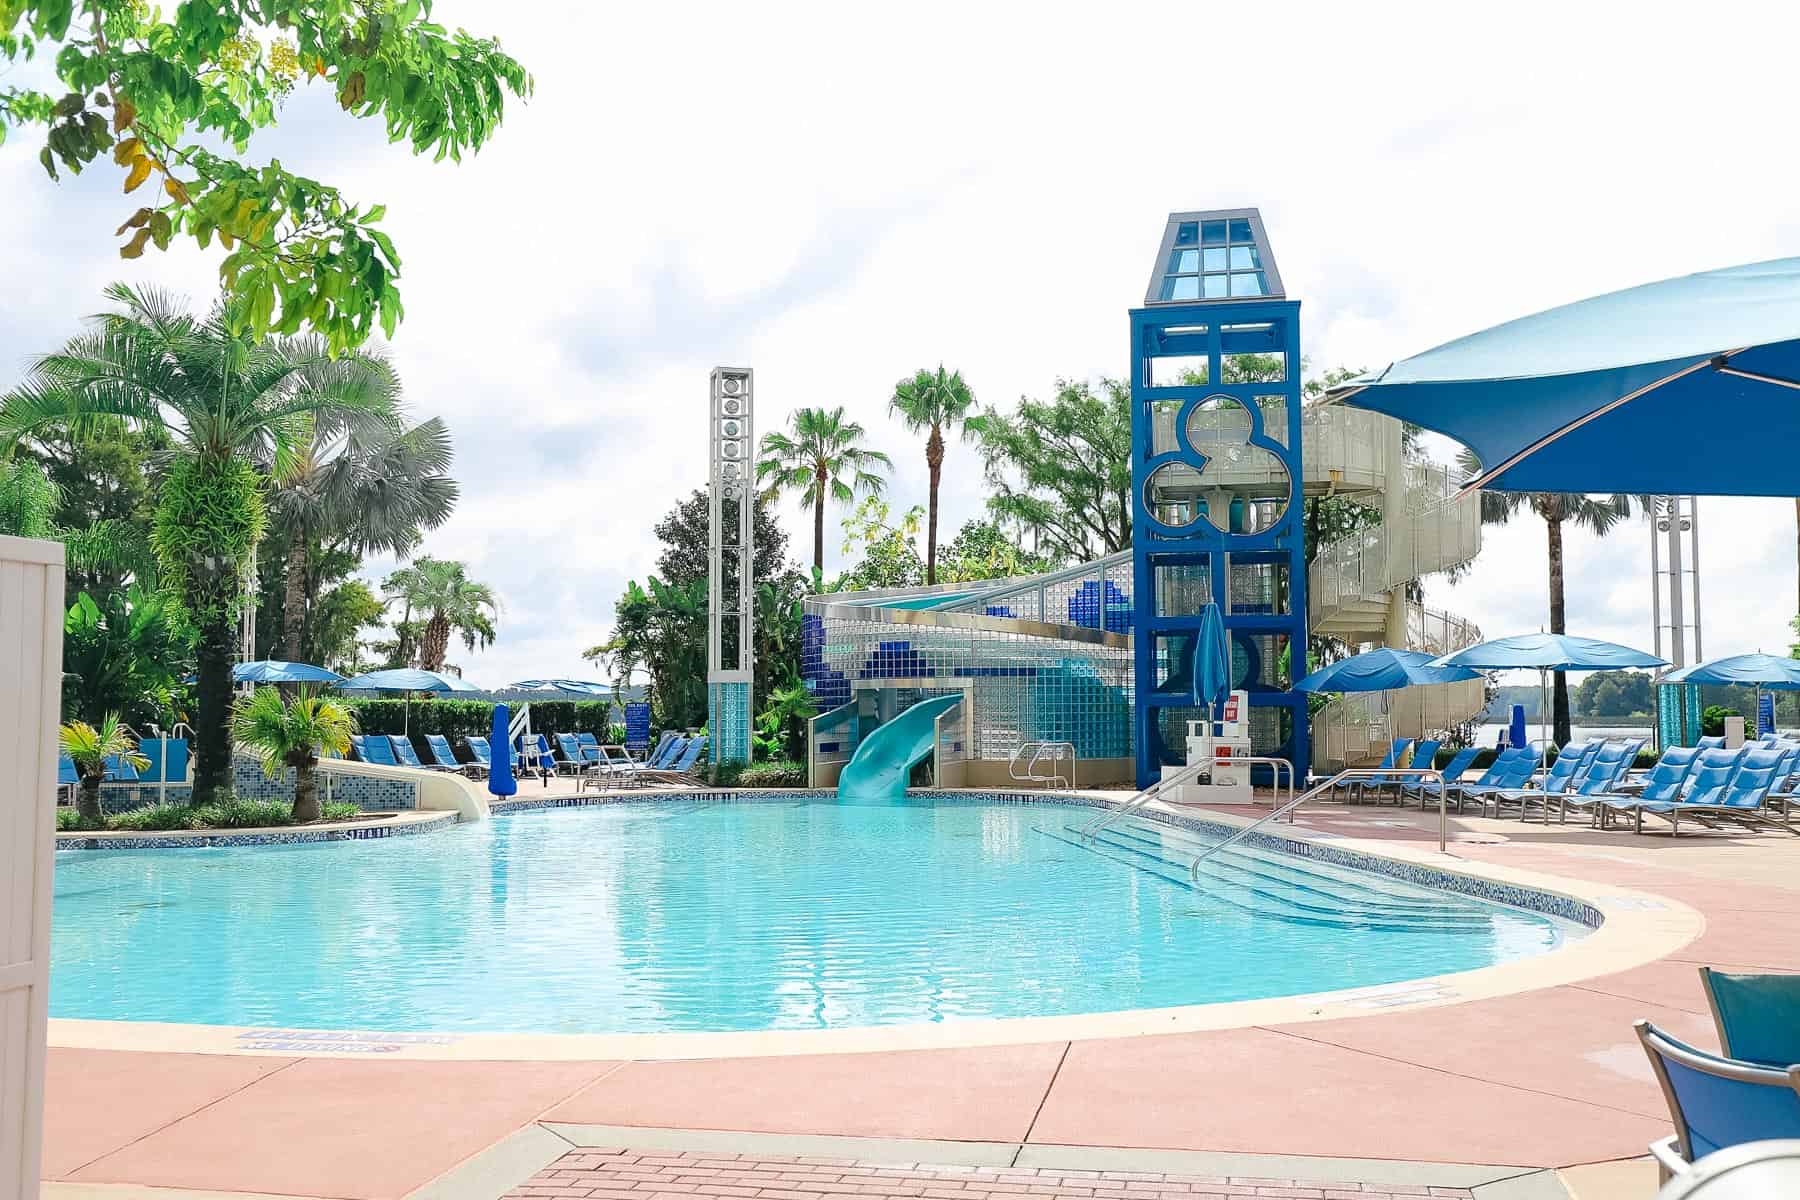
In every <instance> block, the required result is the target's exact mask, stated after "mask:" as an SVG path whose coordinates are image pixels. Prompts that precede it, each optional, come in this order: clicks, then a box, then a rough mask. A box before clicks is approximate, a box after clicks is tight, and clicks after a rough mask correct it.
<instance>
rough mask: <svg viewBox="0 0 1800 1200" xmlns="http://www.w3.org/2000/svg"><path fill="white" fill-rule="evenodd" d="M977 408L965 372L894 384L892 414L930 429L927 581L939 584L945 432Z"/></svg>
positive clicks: (923, 373)
mask: <svg viewBox="0 0 1800 1200" xmlns="http://www.w3.org/2000/svg"><path fill="white" fill-rule="evenodd" d="M973 407H975V393H974V392H972V391H970V390H969V385H968V384H967V383H964V382H963V377H962V372H961V371H948V372H946V371H945V370H944V365H943V364H942V363H939V364H938V369H937V370H936V371H929V370H926V369H925V368H923V367H921V368H920V369H919V370H917V371H915V372H913V376H912V378H911V379H902V380H901V381H900V382H899V383H897V384H895V385H894V395H893V398H892V399H891V400H889V401H888V411H889V412H892V413H897V414H899V416H900V419H901V420H902V421H904V422H905V423H906V427H907V428H908V429H909V430H911V431H912V432H914V433H918V432H920V431H921V430H926V429H928V430H930V431H931V433H930V436H929V437H927V438H926V439H925V469H926V470H927V471H929V472H930V474H931V491H930V496H931V499H930V502H929V504H928V505H927V512H928V515H927V517H926V520H925V582H926V583H927V584H933V583H936V582H937V531H938V480H939V479H940V478H941V477H942V475H943V473H944V430H945V429H946V428H951V429H954V428H955V427H956V426H957V425H959V424H961V423H962V420H963V418H965V417H967V416H968V415H969V410H970V409H971V408H973Z"/></svg>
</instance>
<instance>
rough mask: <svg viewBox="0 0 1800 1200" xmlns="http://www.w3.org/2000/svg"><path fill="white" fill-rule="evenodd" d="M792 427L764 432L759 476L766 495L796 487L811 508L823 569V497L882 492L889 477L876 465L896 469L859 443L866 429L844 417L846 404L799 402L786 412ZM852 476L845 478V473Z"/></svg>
mask: <svg viewBox="0 0 1800 1200" xmlns="http://www.w3.org/2000/svg"><path fill="white" fill-rule="evenodd" d="M788 428H789V429H790V430H791V433H782V432H781V431H780V430H775V431H773V432H770V433H765V434H764V435H763V439H762V451H761V455H760V457H759V459H758V461H757V464H756V478H757V481H758V482H763V481H765V480H766V481H767V483H768V486H767V487H766V488H765V489H764V490H763V498H764V499H765V500H772V499H774V498H775V497H777V496H779V495H780V494H781V493H783V492H798V493H799V494H800V503H802V504H804V505H806V506H807V507H809V508H811V509H812V510H813V569H814V570H815V571H821V572H822V571H824V570H825V501H826V498H827V497H829V498H830V499H833V500H836V501H837V502H838V503H839V504H848V503H849V502H850V501H851V500H853V499H854V498H855V497H856V493H858V492H863V493H865V494H868V495H875V494H877V493H879V492H880V491H881V490H882V488H883V487H884V486H886V483H887V481H886V480H884V479H883V478H882V477H881V476H880V475H878V474H876V473H875V470H874V468H877V467H886V468H889V469H892V467H893V465H894V464H893V460H891V459H890V458H888V456H887V455H885V454H883V453H882V452H881V451H879V450H869V449H866V448H864V447H863V446H862V445H861V442H862V439H863V435H864V433H865V430H864V429H863V427H862V426H861V425H859V424H857V423H856V422H855V421H846V420H845V419H844V409H843V406H842V405H839V406H838V407H837V408H833V409H830V410H827V409H823V408H799V409H795V410H794V412H793V413H792V414H791V415H790V416H789V417H788ZM846 476H848V477H849V482H848V483H846V482H845V481H844V480H845V477H846Z"/></svg>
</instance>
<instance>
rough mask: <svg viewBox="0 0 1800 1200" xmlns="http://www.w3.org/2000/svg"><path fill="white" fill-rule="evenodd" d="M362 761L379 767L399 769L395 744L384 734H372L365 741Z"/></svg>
mask: <svg viewBox="0 0 1800 1200" xmlns="http://www.w3.org/2000/svg"><path fill="white" fill-rule="evenodd" d="M362 760H363V761H364V762H366V763H370V764H372V765H374V766H378V767H397V766H399V765H400V763H399V760H397V759H396V758H395V757H394V743H392V742H390V741H389V740H388V736H387V735H386V734H384V733H372V734H370V735H369V736H367V737H365V738H364V739H363V744H362Z"/></svg>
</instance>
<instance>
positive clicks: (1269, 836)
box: [489, 788, 1605, 929]
mask: <svg viewBox="0 0 1800 1200" xmlns="http://www.w3.org/2000/svg"><path fill="white" fill-rule="evenodd" d="M906 794H907V797H908V798H909V799H919V800H932V801H935V802H937V803H951V804H958V803H960V804H1056V805H1077V806H1080V807H1084V808H1096V809H1112V808H1116V807H1118V806H1117V805H1116V804H1115V803H1113V802H1112V801H1109V800H1102V799H1099V798H1098V797H1094V796H1077V795H1069V794H1066V793H1061V792H1004V791H997V792H987V791H953V790H943V789H937V788H912V789H909V790H908V791H907V793H906ZM832 795H833V793H832V792H830V791H823V790H821V791H804V790H789V791H761V790H750V791H734V790H724V789H722V790H719V791H702V790H694V791H682V792H650V793H631V792H622V793H621V792H610V793H597V794H592V795H580V796H546V797H542V798H514V799H512V800H495V801H492V802H491V803H490V805H489V810H490V811H491V812H492V813H493V815H494V816H497V817H499V816H507V815H511V814H514V813H522V812H532V811H536V810H541V809H549V808H585V807H589V806H593V805H600V804H654V803H659V802H666V801H671V800H685V801H690V802H692V801H711V802H715V803H720V804H741V803H757V802H764V803H767V802H779V803H793V802H795V801H800V800H816V799H820V798H823V797H829V796H832ZM1133 816H1136V817H1140V818H1142V819H1144V820H1147V821H1157V822H1160V823H1162V824H1165V825H1172V826H1176V827H1178V828H1182V829H1190V830H1193V831H1195V832H1197V833H1206V834H1211V835H1213V836H1218V837H1229V836H1230V835H1231V834H1233V833H1236V832H1238V830H1239V828H1240V826H1236V825H1231V824H1227V823H1225V822H1223V821H1209V820H1206V819H1204V818H1201V817H1195V816H1189V815H1187V814H1185V813H1172V812H1158V811H1153V810H1149V809H1142V810H1139V811H1138V812H1136V813H1134V814H1133ZM1244 840H1245V841H1246V842H1248V843H1250V844H1253V845H1256V846H1259V847H1262V848H1264V849H1268V850H1276V851H1280V852H1282V853H1286V854H1292V855H1295V856H1297V857H1300V858H1311V859H1315V860H1317V861H1319V862H1323V863H1330V864H1331V865H1333V866H1339V867H1349V868H1352V869H1354V870H1359V871H1368V872H1371V873H1373V874H1377V875H1386V876H1389V877H1390V878H1393V879H1399V880H1401V881H1403V882H1406V883H1413V884H1418V885H1420V886H1422V887H1430V888H1438V889H1440V890H1442V891H1447V892H1455V893H1457V894H1458V895H1463V896H1468V897H1470V898H1472V899H1475V900H1486V901H1489V902H1491V903H1495V904H1505V905H1508V906H1510V907H1513V908H1523V909H1526V910H1528V911H1531V912H1538V913H1543V914H1544V915H1546V916H1552V917H1560V918H1562V919H1563V920H1566V921H1572V922H1574V923H1575V924H1577V925H1582V926H1585V927H1587V928H1589V929H1598V928H1599V927H1600V926H1601V925H1602V924H1603V923H1604V922H1605V917H1604V916H1603V915H1602V914H1601V912H1600V910H1599V909H1597V908H1595V907H1594V906H1593V905H1591V904H1588V903H1586V902H1585V901H1582V900H1577V899H1574V898H1572V897H1569V896H1562V895H1558V894H1557V893H1555V892H1546V891H1543V890H1541V889H1538V888H1528V887H1521V886H1520V885H1518V884H1511V883H1504V882H1501V881H1500V880H1496V879H1483V878H1480V877H1479V876H1472V875H1462V874H1459V873H1457V872H1455V871H1446V870H1442V869H1440V868H1438V867H1431V866H1426V865H1424V864H1422V863H1410V862H1402V861H1399V860H1397V859H1391V858H1383V857H1381V856H1380V855H1377V854H1368V853H1365V852H1363V851H1360V850H1351V849H1347V848H1345V847H1342V846H1329V845H1323V844H1320V843H1317V842H1308V841H1302V840H1300V839H1298V838H1290V837H1282V836H1281V835H1280V834H1274V833H1253V834H1251V835H1249V836H1248V837H1247V838H1245V839H1244Z"/></svg>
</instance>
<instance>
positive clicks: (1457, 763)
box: [1443, 746, 1481, 783]
mask: <svg viewBox="0 0 1800 1200" xmlns="http://www.w3.org/2000/svg"><path fill="white" fill-rule="evenodd" d="M1480 753H1481V750H1480V748H1478V747H1476V746H1464V747H1463V748H1462V749H1461V750H1458V751H1457V752H1456V755H1455V757H1454V758H1452V759H1451V760H1450V761H1449V762H1447V763H1445V764H1444V770H1443V776H1444V782H1445V783H1455V782H1456V781H1457V780H1458V779H1461V778H1462V776H1463V774H1464V772H1466V771H1467V770H1468V769H1469V764H1470V763H1472V762H1474V761H1475V756H1476V755H1477V754H1480Z"/></svg>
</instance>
